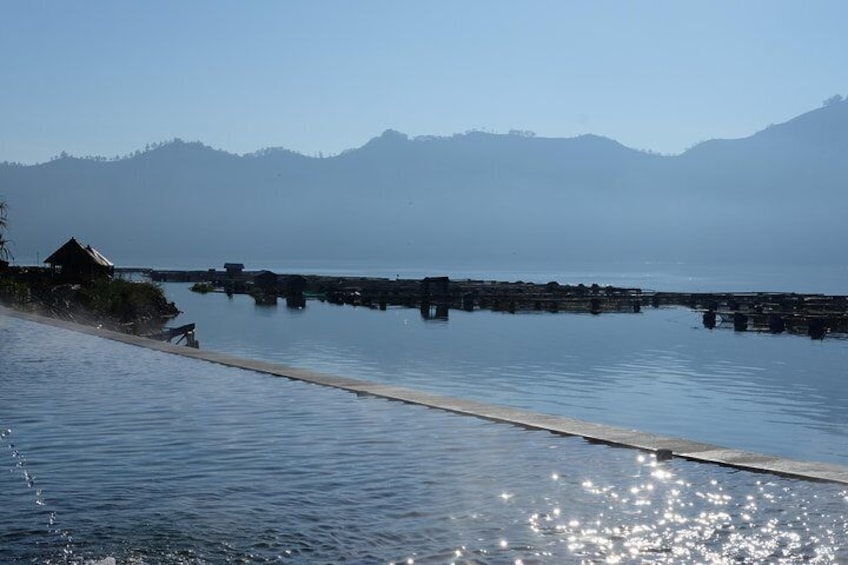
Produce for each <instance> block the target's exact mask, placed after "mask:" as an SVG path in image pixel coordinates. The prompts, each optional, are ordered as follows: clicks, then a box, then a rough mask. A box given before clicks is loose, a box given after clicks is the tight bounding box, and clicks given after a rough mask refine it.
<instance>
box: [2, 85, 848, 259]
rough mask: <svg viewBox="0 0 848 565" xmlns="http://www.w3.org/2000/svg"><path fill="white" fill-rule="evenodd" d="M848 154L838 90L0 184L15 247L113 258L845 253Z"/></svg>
mask: <svg viewBox="0 0 848 565" xmlns="http://www.w3.org/2000/svg"><path fill="white" fill-rule="evenodd" d="M846 156H848V102H836V103H833V104H830V105H828V106H825V107H822V108H820V109H817V110H814V111H812V112H809V113H807V114H804V115H802V116H799V117H797V118H795V119H793V120H790V121H789V122H786V123H784V124H780V125H776V126H772V127H769V128H767V129H765V130H763V131H761V132H759V133H757V134H755V135H753V136H751V137H749V138H745V139H738V140H713V141H709V142H705V143H702V144H699V145H697V146H695V147H693V148H692V149H690V150H689V151H687V152H686V153H683V154H681V155H678V156H661V155H656V154H650V153H646V152H641V151H636V150H633V149H629V148H627V147H624V146H622V145H621V144H619V143H617V142H615V141H612V140H609V139H605V138H602V137H597V136H591V135H587V136H581V137H576V138H571V139H545V138H535V137H527V136H523V135H496V134H488V133H481V132H471V133H467V134H463V135H456V136H453V137H428V138H415V139H410V138H407V137H406V136H405V135H403V134H400V133H397V132H392V131H387V132H385V133H384V134H383V135H381V136H380V137H378V138H375V139H373V140H371V141H370V142H368V143H367V144H365V145H364V146H363V147H360V148H358V149H353V150H350V151H347V152H344V153H342V154H340V155H337V156H334V157H328V158H312V157H306V156H303V155H299V154H296V153H293V152H290V151H285V150H265V151H261V152H258V153H255V154H251V155H245V156H236V155H232V154H228V153H226V152H223V151H217V150H214V149H211V148H209V147H206V146H203V145H201V144H199V143H184V142H181V141H175V142H172V143H168V144H164V145H161V146H157V147H154V148H152V149H150V150H148V151H146V152H144V153H138V154H135V155H132V156H128V157H126V158H123V159H120V160H116V161H109V162H104V161H97V160H87V159H76V158H72V157H64V158H60V159H57V160H55V161H51V162H49V163H45V164H41V165H36V166H11V165H0V185H2V186H3V190H4V196H5V198H6V199H7V200H8V203H9V214H10V217H9V220H10V226H9V227H10V233H9V236H10V238H11V239H13V240H14V241H15V243H16V248H15V249H14V251H15V254H16V255H17V256H18V257H22V258H23V257H36V256H37V255H38V254H39V253H40V254H42V256H43V254H44V252H45V251H46V250H50V249H53V248H55V246H56V245H57V243H58V242H61V241H64V240H65V239H67V237H69V236H71V235H75V236H77V237H79V238H81V239H84V240H86V241H90V242H92V243H93V244H94V245H96V246H97V247H98V248H100V249H102V250H103V252H104V253H105V254H106V255H107V256H110V257H114V258H115V259H116V260H118V261H119V263H120V262H121V258H122V257H123V258H125V259H126V260H127V261H136V260H137V259H138V258H148V261H147V262H151V261H150V260H149V258H158V260H159V261H161V262H163V263H170V264H179V263H188V262H189V261H191V260H192V259H194V258H196V257H199V256H204V257H210V258H212V259H214V260H215V263H217V262H218V260H219V259H220V260H226V259H227V258H228V257H239V256H245V255H248V254H249V255H250V256H252V257H256V258H262V257H265V258H282V259H283V260H292V259H304V258H306V259H311V260H315V259H318V260H327V261H333V260H342V259H351V258H356V259H360V260H364V261H368V260H369V259H379V260H381V261H385V260H387V259H395V260H396V262H397V263H398V264H403V263H405V262H407V261H406V260H411V259H414V260H423V261H431V262H436V263H438V262H444V261H453V262H461V261H468V260H471V259H474V260H479V261H489V262H491V263H493V264H509V263H510V262H512V261H516V260H522V261H532V260H546V261H561V262H563V263H566V264H567V263H568V262H572V261H585V260H605V261H615V260H634V259H635V260H647V259H651V260H671V261H681V260H682V261H692V262H701V263H703V262H713V263H726V262H728V261H736V262H754V263H761V264H785V263H787V262H792V261H796V262H805V263H814V264H815V263H825V262H826V263H831V264H834V263H845V262H846V261H848V252H846V250H845V249H844V246H842V245H841V244H840V242H841V233H840V229H841V225H842V218H841V215H842V211H843V210H844V209H845V204H846V202H845V195H844V186H843V185H844V179H845V178H848V159H846ZM68 210H73V213H70V214H69V213H68ZM154 226H155V229H154ZM125 264H126V263H125Z"/></svg>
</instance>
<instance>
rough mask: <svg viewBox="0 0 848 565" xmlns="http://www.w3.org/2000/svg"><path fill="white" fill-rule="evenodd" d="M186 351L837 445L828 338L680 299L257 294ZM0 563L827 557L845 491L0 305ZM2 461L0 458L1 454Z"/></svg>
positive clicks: (777, 450)
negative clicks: (591, 310)
mask: <svg viewBox="0 0 848 565" xmlns="http://www.w3.org/2000/svg"><path fill="white" fill-rule="evenodd" d="M165 289H166V291H167V292H168V294H169V295H170V296H171V298H172V299H174V300H175V301H176V302H177V304H178V305H179V307H180V308H181V309H182V310H183V311H184V314H183V315H182V317H181V319H179V320H176V321H175V322H174V324H177V323H182V322H189V321H191V322H196V323H197V324H198V337H199V339H200V340H201V347H202V348H203V349H214V350H220V351H226V352H229V353H234V354H237V355H241V356H245V357H251V358H259V359H267V360H271V361H275V362H280V363H285V364H289V365H293V366H298V367H305V368H311V369H315V370H320V371H324V372H328V373H334V374H340V375H344V376H351V377H357V378H362V379H367V380H372V381H381V382H389V383H393V384H398V385H402V386H406V387H410V388H417V389H422V390H430V391H436V392H440V393H445V394H450V395H453V396H459V397H465V398H472V399H474V400H478V401H483V402H492V403H498V404H508V405H512V406H518V407H521V408H528V409H532V410H537V411H540V412H547V413H553V414H562V415H567V416H571V417H577V418H582V419H587V420H593V421H598V422H604V423H609V424H615V425H622V426H628V427H634V428H639V429H643V430H648V431H656V432H659V433H663V434H666V435H677V436H683V437H688V438H692V439H701V440H705V441H709V442H712V443H718V444H723V445H729V446H733V447H739V448H743V449H750V450H754V451H761V452H767V453H773V454H780V455H786V456H790V457H794V458H799V459H815V460H821V461H831V462H836V463H840V464H848V459H846V451H848V449H846V447H848V440H846V436H848V410H846V408H848V396H846V387H845V386H844V382H843V381H844V369H845V366H846V360H848V342H846V341H845V340H836V339H826V340H824V341H821V342H819V341H811V340H809V339H806V338H800V337H794V336H771V335H758V334H736V333H734V332H732V331H730V330H724V329H716V330H712V331H709V330H705V329H703V328H702V327H701V325H700V319H699V317H698V315H697V314H695V313H692V312H689V311H688V310H685V309H660V310H650V309H647V310H645V311H644V312H643V313H642V314H638V315H632V314H621V315H601V316H588V315H586V316H582V315H570V314H527V315H509V314H500V313H491V312H480V311H478V312H473V313H465V312H458V311H451V313H450V320H449V321H448V322H446V323H445V322H434V321H425V320H422V319H421V317H420V315H419V314H418V312H417V310H409V309H389V310H388V311H386V312H380V311H375V310H369V309H364V308H353V307H349V306H346V307H339V306H333V305H329V304H323V303H320V302H317V301H310V302H309V303H308V305H307V308H306V309H304V310H288V309H286V308H285V306H283V305H281V306H278V307H270V308H269V307H264V308H263V307H256V306H255V305H254V304H253V302H252V299H250V298H249V297H244V296H236V297H234V298H233V299H232V300H230V299H227V298H226V296H224V295H221V294H210V295H205V296H204V295H197V294H193V293H191V292H189V291H188V285H176V284H169V285H165ZM0 387H2V388H0V393H2V394H0V430H2V431H0V436H2V441H0V449H3V450H5V451H6V456H5V461H6V463H5V465H0V471H2V472H0V562H2V563H6V562H37V563H43V562H49V563H86V562H89V563H102V564H104V565H105V564H109V563H112V562H113V561H114V562H116V563H225V562H232V563H340V562H346V563H392V562H393V563H595V562H597V563H603V562H612V563H615V562H621V563H646V562H647V563H680V562H699V563H705V562H709V563H740V562H741V563H756V562H769V563H839V562H845V561H848V489H846V487H845V486H844V485H834V484H828V483H812V482H806V481H797V480H790V479H785V478H780V477H776V476H772V475H764V474H753V473H748V472H743V471H737V470H733V469H727V468H722V467H717V466H713V465H704V464H696V463H691V462H687V461H682V460H677V459H675V460H672V461H669V462H665V463H661V464H657V463H656V462H655V461H653V460H652V459H651V458H650V457H646V456H645V455H644V454H641V453H639V452H638V451H634V450H628V449H616V448H610V447H605V446H600V445H593V444H589V443H587V442H585V441H583V440H581V439H579V438H568V437H558V436H554V435H552V434H548V433H544V432H536V431H527V430H522V429H519V428H516V427H512V426H508V425H502V424H495V423H491V422H487V421H481V420H477V419H474V418H469V417H462V416H457V415H452V414H447V413H442V412H439V411H436V410H430V409H426V408H423V407H417V406H410V405H406V404H401V403H394V402H389V401H385V400H380V399H375V398H359V397H357V396H356V395H353V394H349V393H345V392H341V391H336V390H332V389H327V388H322V387H318V386H314V385H308V384H304V383H299V382H292V381H288V380H285V379H279V378H274V377H270V376H267V375H261V374H256V373H251V372H248V371H241V370H237V369H232V368H226V367H221V366H217V365H214V364H209V363H205V362H200V361H195V360H191V359H186V358H180V357H175V356H170V355H166V354H162V353H158V352H154V351H148V350H144V349H139V348H134V347H131V346H127V345H124V344H120V343H114V342H109V341H106V340H102V339H99V338H95V337H91V336H86V335H80V334H76V333H73V332H69V331H65V330H60V329H56V328H51V327H45V326H41V325H38V324H34V323H31V322H26V321H22V320H18V319H13V318H8V317H5V316H2V314H0ZM2 460H3V459H0V461H2Z"/></svg>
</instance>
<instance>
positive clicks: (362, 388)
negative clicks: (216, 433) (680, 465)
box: [0, 306, 848, 484]
mask: <svg viewBox="0 0 848 565" xmlns="http://www.w3.org/2000/svg"><path fill="white" fill-rule="evenodd" d="M0 314H2V315H6V316H10V317H14V318H20V319H24V320H29V321H31V322H36V323H40V324H46V325H50V326H54V327H58V328H64V329H68V330H72V331H76V332H80V333H85V334H89V335H93V336H97V337H101V338H104V339H110V340H113V341H119V342H122V343H126V344H129V345H135V346H139V347H144V348H147V349H153V350H156V351H161V352H164V353H171V354H174V355H180V356H182V357H190V358H194V359H199V360H202V361H207V362H211V363H218V364H220V365H226V366H229V367H235V368H240V369H245V370H248V371H254V372H259V373H265V374H269V375H274V376H278V377H283V378H287V379H290V380H297V381H303V382H307V383H312V384H316V385H321V386H327V387H332V388H336V389H341V390H346V391H348V392H352V393H355V394H357V395H359V396H373V397H378V398H384V399H388V400H395V401H401V402H406V403H409V404H417V405H420V406H426V407H428V408H435V409H438V410H444V411H447V412H452V413H455V414H460V415H465V416H474V417H476V418H482V419H485V420H490V421H493V422H500V423H505V424H511V425H515V426H520V427H523V428H526V429H533V430H541V431H548V432H551V433H554V434H559V435H567V436H577V437H582V438H584V439H586V440H588V441H591V442H596V443H603V444H606V445H611V446H619V447H628V448H633V449H639V450H643V451H647V452H652V453H656V454H666V453H669V452H670V454H671V455H673V456H674V457H680V458H683V459H687V460H690V461H696V462H702V463H713V464H717V465H721V466H725V467H733V468H737V469H743V470H746V471H752V472H759V473H772V474H776V475H780V476H784V477H791V478H798V479H805V480H814V481H827V482H835V483H842V484H848V466H844V465H836V464H831V463H819V462H807V461H798V460H793V459H787V458H783V457H776V456H771V455H765V454H761V453H754V452H749V451H741V450H738V449H730V448H726V447H721V446H717V445H712V444H708V443H701V442H694V441H690V440H686V439H682V438H675V437H668V436H662V435H656V434H650V433H645V432H640V431H638V430H633V429H627V428H619V427H615V426H608V425H604V424H596V423H592V422H586V421H582V420H575V419H572V418H568V417H564V416H554V415H551V414H543V413H539V412H532V411H529V410H521V409H518V408H510V407H508V406H501V405H494V404H486V403H481V402H475V401H473V400H464V399H460V398H455V397H450V396H445V395H441V394H434V393H429V392H423V391H417V390H412V389H408V388H403V387H397V386H393V385H387V384H382V383H374V382H369V381H363V380H358V379H351V378H347V377H339V376H334V375H327V374H323V373H318V372H314V371H309V370H305V369H298V368H295V367H288V366H285V365H281V364H277V363H269V362H266V361H258V360H253V359H245V358H241V357H237V356H233V355H228V354H225V353H219V352H215V351H202V350H199V349H192V348H189V347H185V346H180V345H172V344H170V343H167V342H161V341H155V340H151V339H147V338H144V337H138V336H133V335H129V334H124V333H120V332H115V331H110V330H106V329H102V328H96V327H93V326H87V325H82V324H78V323H74V322H69V321H65V320H58V319H55V318H48V317H44V316H39V315H36V314H31V313H26V312H21V311H17V310H11V309H8V308H4V307H2V306H0Z"/></svg>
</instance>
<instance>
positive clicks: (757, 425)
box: [165, 284, 848, 465]
mask: <svg viewBox="0 0 848 565" xmlns="http://www.w3.org/2000/svg"><path fill="white" fill-rule="evenodd" d="M165 289H166V291H167V293H168V294H169V296H171V297H172V299H174V300H175V301H176V303H177V304H178V305H179V307H180V309H182V310H183V314H182V315H181V316H180V317H179V318H178V319H177V320H175V322H174V323H175V324H179V323H188V322H194V323H196V324H197V327H198V337H199V339H200V341H201V347H203V348H205V349H211V350H217V351H225V352H228V353H233V354H236V355H240V356H243V357H248V358H255V359H263V360H268V361H273V362H277V363H282V364H287V365H291V366H296V367H300V368H307V369H312V370H317V371H323V372H327V373H331V374H337V375H343V376H348V377H355V378H361V379H364V380H370V381H379V382H385V383H390V384H394V385H399V386H405V387H409V388H415V389H422V390H427V391H430V392H437V393H442V394H448V395H452V396H457V397H462V398H468V399H472V400H477V401H481V402H488V403H494V404H504V405H509V406H514V407H517V408H523V409H529V410H534V411H538V412H543V413H548V414H556V415H562V416H568V417H572V418H579V419H584V420H590V421H593V422H600V423H604V424H610V425H616V426H623V427H628V428H635V429H639V430H643V431H649V432H654V433H659V434H663V435H669V436H676V437H683V438H688V439H693V440H699V441H704V442H708V443H714V444H718V445H722V446H727V447H733V448H738V449H744V450H749V451H755V452H762V453H767V454H771V455H779V456H784V457H790V458H794V459H802V460H813V461H823V462H831V463H838V464H843V465H848V386H847V385H846V367H848V340H846V339H838V338H834V337H829V338H826V339H825V340H822V341H816V340H811V339H809V338H806V337H800V336H795V335H771V334H758V333H752V332H748V333H736V332H733V331H732V330H730V329H724V328H717V329H714V330H707V329H705V328H704V327H703V325H702V323H701V318H700V314H699V313H698V312H695V311H691V310H689V309H686V308H668V309H666V308H662V309H652V308H644V309H643V310H642V313H640V314H603V315H600V316H592V315H589V314H585V315H581V314H569V313H557V314H551V313H533V314H526V313H525V314H514V315H513V314H508V313H501V312H490V311H480V310H477V311H474V312H470V313H469V312H464V311H461V310H452V311H451V312H450V315H449V320H448V321H447V322H444V321H434V320H423V319H422V318H421V316H420V314H419V312H418V311H417V310H416V309H409V308H389V309H388V310H387V311H385V312H383V311H379V310H372V309H368V308H362V307H358V308H357V307H351V306H336V305H332V304H329V303H323V302H320V301H317V300H310V301H308V303H307V307H306V308H305V309H303V310H292V309H288V308H286V307H285V305H284V302H283V301H281V302H280V305H279V306H277V307H267V306H256V305H254V302H253V299H252V298H250V297H249V296H246V295H235V296H234V297H233V298H229V299H228V298H227V297H226V296H225V295H223V294H217V293H213V294H207V295H200V294H196V293H193V292H190V291H189V286H188V285H185V284H167V285H165Z"/></svg>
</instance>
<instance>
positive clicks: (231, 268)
mask: <svg viewBox="0 0 848 565" xmlns="http://www.w3.org/2000/svg"><path fill="white" fill-rule="evenodd" d="M224 270H225V271H227V276H228V277H230V278H231V279H234V278H237V277H240V276H241V274H242V272H243V271H244V263H224Z"/></svg>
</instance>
